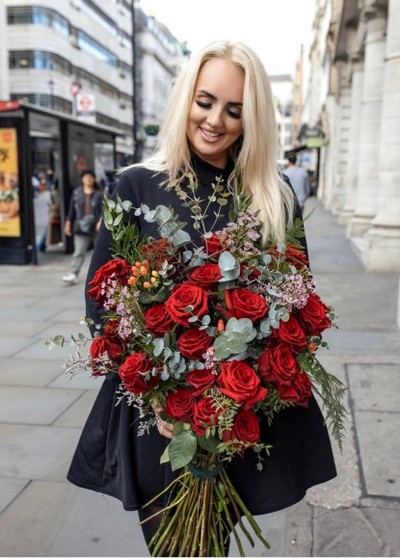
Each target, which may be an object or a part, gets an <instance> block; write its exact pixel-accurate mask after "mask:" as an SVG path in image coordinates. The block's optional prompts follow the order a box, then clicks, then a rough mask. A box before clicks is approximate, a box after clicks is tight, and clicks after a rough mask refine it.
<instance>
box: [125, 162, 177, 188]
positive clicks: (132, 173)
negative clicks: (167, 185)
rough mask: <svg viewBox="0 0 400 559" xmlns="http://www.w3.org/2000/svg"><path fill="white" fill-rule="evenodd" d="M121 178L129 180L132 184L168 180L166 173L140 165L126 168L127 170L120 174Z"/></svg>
mask: <svg viewBox="0 0 400 559" xmlns="http://www.w3.org/2000/svg"><path fill="white" fill-rule="evenodd" d="M121 180H125V181H128V182H130V183H131V184H140V183H142V182H149V181H150V182H154V184H156V183H162V182H165V181H166V180H167V176H166V175H165V174H164V173H159V172H156V171H153V170H151V169H148V168H147V167H144V166H142V165H140V166H137V167H130V168H129V169H126V171H123V173H122V174H121V176H120V181H121Z"/></svg>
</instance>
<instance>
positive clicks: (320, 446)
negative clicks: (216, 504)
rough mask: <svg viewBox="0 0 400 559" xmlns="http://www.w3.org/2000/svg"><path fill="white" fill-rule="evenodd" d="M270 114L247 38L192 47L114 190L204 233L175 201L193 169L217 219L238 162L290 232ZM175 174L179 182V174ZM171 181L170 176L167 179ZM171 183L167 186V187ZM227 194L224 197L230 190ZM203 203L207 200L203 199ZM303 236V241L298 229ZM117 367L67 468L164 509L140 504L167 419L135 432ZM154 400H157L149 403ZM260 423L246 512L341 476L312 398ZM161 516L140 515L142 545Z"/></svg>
mask: <svg viewBox="0 0 400 559" xmlns="http://www.w3.org/2000/svg"><path fill="white" fill-rule="evenodd" d="M276 130H277V126H276V121H275V113H274V100H273V96H272V92H271V85H270V81H269V78H268V76H267V74H266V71H265V69H264V67H263V65H262V63H261V61H260V59H259V57H258V56H257V55H256V54H255V53H254V52H253V51H252V50H251V49H250V48H248V47H247V46H246V45H244V44H243V43H229V42H215V43H211V44H210V45H208V46H207V47H205V48H204V50H203V51H201V52H200V53H199V54H198V55H197V56H196V57H194V58H192V59H191V60H190V61H189V62H188V63H187V64H186V66H185V67H184V68H183V70H182V71H181V73H180V75H179V76H178V78H177V80H176V82H175V85H174V87H173V90H172V92H171V95H170V98H169V101H168V103H167V107H166V110H165V118H164V122H163V124H162V126H161V129H160V132H159V135H158V144H157V149H156V151H155V152H154V154H153V155H152V156H151V157H150V158H148V159H147V160H145V161H144V162H142V163H139V164H135V165H132V166H130V167H129V168H127V169H125V170H123V172H122V173H121V175H120V176H121V178H120V180H119V185H118V187H117V190H116V193H117V194H118V195H119V197H120V198H121V199H122V200H130V201H131V202H132V203H133V206H135V207H139V206H140V205H141V204H144V205H147V206H148V207H150V208H154V207H155V206H156V205H157V204H158V203H159V204H164V205H166V206H169V207H171V208H172V209H173V210H174V211H175V212H176V213H177V214H178V216H179V218H180V220H181V221H182V222H187V226H186V228H185V229H186V230H187V231H188V232H189V234H190V235H191V238H192V239H194V240H195V241H196V240H197V242H199V240H200V239H201V233H200V232H199V231H198V228H196V223H195V222H194V220H193V211H192V210H191V208H190V207H188V206H187V205H185V204H183V203H182V202H181V200H182V196H184V190H185V188H188V182H187V178H186V177H187V176H188V173H192V174H194V175H195V177H196V178H197V187H196V188H197V190H196V195H197V198H198V199H199V200H200V201H199V204H200V205H202V209H203V210H205V208H206V207H207V212H206V213H207V216H206V217H205V223H206V226H208V227H209V228H212V224H214V222H215V221H216V223H215V230H219V229H221V228H222V227H224V226H225V225H226V224H227V222H228V221H229V220H228V212H224V216H218V218H217V220H216V215H215V213H214V211H213V210H214V209H215V208H216V207H217V206H215V207H213V205H212V201H209V200H208V196H209V195H210V192H211V185H212V183H215V179H216V177H217V176H218V177H221V179H222V180H223V181H224V182H223V184H224V185H226V184H228V185H229V184H230V183H231V180H232V179H233V176H234V174H235V173H234V170H235V169H238V168H240V170H241V174H242V177H243V188H244V190H245V192H246V193H248V194H250V193H251V195H252V196H253V203H252V208H253V210H259V214H258V215H259V217H260V219H261V221H262V222H263V226H264V233H265V234H266V235H268V236H272V237H273V238H275V239H276V240H277V241H283V240H284V239H285V232H286V226H287V223H286V221H287V222H288V223H292V222H293V220H294V218H300V219H301V210H300V207H299V205H298V204H297V202H296V199H295V197H294V194H293V191H292V190H291V188H290V186H289V185H288V184H287V183H286V182H285V181H284V180H283V179H282V177H281V175H280V174H279V171H278V169H277V165H276V146H277V138H276ZM177 184H178V185H179V187H178V188H175V187H174V185H177ZM167 185H169V187H168V188H167ZM171 185H172V186H171ZM224 189H225V192H224V194H225V195H226V196H227V197H229V194H228V191H227V190H228V189H227V187H226V186H225V187H224ZM207 204H208V205H207ZM132 219H135V220H136V223H137V225H138V227H139V231H140V235H141V236H149V235H151V236H153V237H154V238H157V236H158V237H159V232H158V230H157V228H156V226H155V225H154V223H150V222H149V221H147V220H146V219H144V218H143V216H141V217H135V218H132ZM304 247H305V248H306V242H305V239H304ZM112 251H113V247H112V238H111V234H110V231H109V230H108V229H107V228H106V227H105V225H104V224H102V225H101V227H100V231H99V236H98V239H97V242H96V246H95V249H94V253H93V256H92V260H91V264H90V268H89V272H88V276H87V285H86V302H87V315H88V316H89V317H90V318H91V319H92V320H93V321H94V323H95V324H99V323H100V322H101V316H102V315H103V314H104V310H102V309H101V308H99V307H98V306H97V304H96V303H95V302H94V301H93V299H91V298H90V297H89V296H88V295H87V291H88V290H89V289H90V282H91V280H92V279H93V277H94V274H95V272H96V270H98V269H99V267H100V266H102V265H104V264H106V263H107V262H108V261H110V259H111V258H112ZM119 383H120V379H119V376H118V374H116V373H109V374H107V375H106V378H105V380H104V382H103V384H102V386H101V388H100V392H99V394H98V397H97V399H96V401H95V403H94V405H93V408H92V410H91V412H90V414H89V417H88V420H87V422H86V424H85V426H84V428H83V432H82V434H81V437H80V440H79V443H78V446H77V449H76V451H75V454H74V457H73V460H72V464H71V466H70V469H69V472H68V479H69V481H71V482H72V483H74V484H75V485H78V486H80V487H84V488H87V489H92V490H95V491H98V492H101V493H105V494H107V495H112V496H114V497H116V498H117V499H119V500H121V501H122V504H123V507H124V508H125V509H126V510H138V512H139V517H140V519H141V520H144V519H148V518H149V517H150V516H151V515H152V514H154V513H157V512H159V511H160V510H161V509H162V503H161V502H160V501H157V500H156V501H154V502H153V504H152V505H151V506H148V507H146V508H142V507H143V505H144V504H145V503H147V502H148V501H149V500H150V499H151V498H153V497H154V496H155V495H157V494H158V493H160V492H161V491H162V490H163V489H164V488H165V487H166V486H167V485H168V483H169V482H170V480H171V476H173V475H176V473H175V474H174V473H171V471H170V465H169V463H168V464H162V465H161V464H160V456H161V455H162V453H163V451H164V449H165V446H166V445H167V443H168V442H169V439H170V438H171V432H172V429H173V426H172V425H171V424H170V423H168V422H166V421H164V420H162V419H161V418H160V417H159V418H158V422H157V425H158V429H153V430H152V431H151V432H150V433H149V434H145V435H144V436H138V433H137V430H138V429H139V424H140V417H139V415H138V410H137V409H135V406H128V405H125V404H122V403H120V404H119V405H116V404H117V402H118V398H119V392H118V386H119ZM156 411H157V410H156ZM261 422H262V430H263V432H264V433H268V436H267V439H268V440H269V441H276V444H274V443H272V444H273V449H272V451H271V455H270V456H269V457H268V458H266V460H265V462H264V468H263V470H262V471H260V472H258V471H257V472H256V470H255V463H254V457H253V456H250V455H248V454H244V455H243V457H234V458H233V460H232V462H230V463H229V466H228V468H229V473H230V475H231V476H232V477H233V478H234V480H235V484H236V485H235V487H236V489H237V490H238V493H239V494H240V496H241V497H242V499H243V501H244V502H245V503H246V505H247V507H248V508H249V509H250V512H251V513H252V514H266V513H271V512H276V511H278V510H281V509H284V508H286V507H289V506H291V505H293V504H295V503H296V502H298V501H300V500H301V499H302V498H303V497H304V495H305V493H306V491H307V489H308V488H309V487H311V486H313V485H316V484H319V483H323V482H326V481H328V480H330V479H332V478H333V477H335V475H336V470H335V464H334V459H333V455H332V450H331V444H330V439H329V435H328V432H327V428H326V426H325V424H324V419H323V416H322V414H321V411H320V408H319V406H318V404H317V402H316V401H315V399H314V397H312V398H311V400H310V403H309V406H308V407H307V408H301V409H300V406H292V407H290V408H288V409H285V411H283V412H281V413H279V414H278V415H277V417H276V418H274V421H273V423H272V425H271V426H269V425H268V423H267V420H266V418H265V417H264V418H263V419H262V420H261ZM160 517H161V515H158V516H154V517H153V518H152V519H151V520H150V521H147V522H146V523H144V524H142V528H143V533H144V537H145V539H146V542H147V544H149V541H150V539H151V537H152V535H153V534H154V533H155V531H156V530H157V528H158V525H159V522H160Z"/></svg>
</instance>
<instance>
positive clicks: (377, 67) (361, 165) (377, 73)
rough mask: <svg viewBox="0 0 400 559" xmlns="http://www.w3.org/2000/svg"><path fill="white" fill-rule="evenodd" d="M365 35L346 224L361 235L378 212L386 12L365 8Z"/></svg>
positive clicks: (349, 231)
mask: <svg viewBox="0 0 400 559" xmlns="http://www.w3.org/2000/svg"><path fill="white" fill-rule="evenodd" d="M363 15H364V17H365V18H366V28H367V33H366V39H365V57H364V81H363V91H362V98H361V125H360V140H359V141H360V150H359V160H358V173H357V200H356V208H355V212H354V215H353V217H352V218H351V220H350V222H349V224H348V227H347V235H348V236H349V237H363V236H364V234H365V233H366V231H367V230H368V229H369V228H370V226H371V222H372V219H373V218H374V217H375V215H376V213H377V200H378V197H377V192H378V189H379V161H378V154H379V146H380V121H381V109H382V84H383V66H384V55H385V44H386V43H385V33H386V14H385V12H384V11H383V10H380V9H378V8H377V9H376V10H372V9H371V8H370V9H369V10H368V11H366V12H364V14H363Z"/></svg>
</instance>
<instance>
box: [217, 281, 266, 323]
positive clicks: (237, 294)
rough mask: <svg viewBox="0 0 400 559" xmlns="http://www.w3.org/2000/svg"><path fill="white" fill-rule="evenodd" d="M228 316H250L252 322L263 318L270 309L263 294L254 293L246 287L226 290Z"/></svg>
mask: <svg viewBox="0 0 400 559" xmlns="http://www.w3.org/2000/svg"><path fill="white" fill-rule="evenodd" d="M225 302H226V308H227V313H226V314H227V316H228V317H229V318H231V317H234V318H238V319H239V318H249V319H250V320H251V321H252V322H255V321H256V320H259V319H261V318H263V317H264V316H265V315H266V314H267V311H268V307H267V303H266V301H265V299H264V297H263V296H262V295H259V294H258V293H253V292H252V291H249V290H248V289H246V288H244V287H239V288H237V289H233V290H232V291H230V290H229V289H226V290H225Z"/></svg>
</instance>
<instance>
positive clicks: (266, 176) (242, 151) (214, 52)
mask: <svg viewBox="0 0 400 559" xmlns="http://www.w3.org/2000/svg"><path fill="white" fill-rule="evenodd" d="M212 58H222V59H224V60H228V61H230V62H232V63H234V64H236V65H238V66H239V67H240V68H241V69H242V70H243V72H244V78H245V79H244V92H243V110H242V122H243V135H242V137H241V138H240V141H238V142H236V144H234V145H233V146H231V149H230V156H231V157H232V158H233V160H234V162H235V166H236V168H239V169H240V171H241V175H242V181H243V190H244V192H245V193H246V194H251V196H252V198H253V202H252V206H251V209H252V210H253V211H259V214H258V217H259V219H260V220H261V221H262V223H263V232H264V237H265V238H267V237H268V236H271V237H272V238H274V239H275V240H277V241H283V240H284V238H285V230H286V221H287V220H288V221H289V223H290V222H291V221H292V215H293V207H294V201H293V193H292V191H291V189H290V187H289V186H288V185H287V184H286V183H285V181H284V180H283V179H282V178H281V176H280V173H279V170H278V165H277V124H276V119H275V110H274V100H273V96H272V90H271V85H270V81H269V78H268V75H267V72H266V70H265V68H264V66H263V64H262V62H261V60H260V59H259V57H258V56H257V55H256V54H255V53H254V52H253V51H252V50H251V49H250V48H249V47H247V46H246V45H245V44H243V43H230V42H227V41H218V42H214V43H211V44H209V45H208V46H206V47H205V48H204V49H203V50H201V51H200V52H199V53H198V54H197V55H196V56H195V57H194V58H193V59H191V60H190V61H189V62H187V63H186V65H185V66H184V67H183V69H182V71H181V73H180V74H179V76H178V77H177V79H176V82H175V84H174V87H173V89H172V92H171V95H170V97H169V100H168V103H167V106H166V109H165V116H164V120H163V123H162V125H161V127H160V132H159V135H158V145H157V148H156V150H155V152H154V155H153V156H151V157H150V158H149V159H147V160H146V161H145V162H143V163H142V164H141V165H142V166H144V167H146V168H148V169H151V170H154V171H156V172H164V173H167V174H168V175H169V177H170V179H171V180H177V179H179V177H180V176H182V175H183V174H184V173H187V172H189V173H190V172H191V173H193V172H194V171H193V169H192V166H191V154H190V150H189V144H188V140H187V136H186V126H187V117H188V115H189V111H190V108H191V104H192V101H193V97H194V94H195V87H196V82H197V77H198V74H199V72H200V70H201V68H202V66H203V65H204V63H205V62H206V61H207V60H210V59H212ZM232 179H233V173H232V177H230V180H232Z"/></svg>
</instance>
